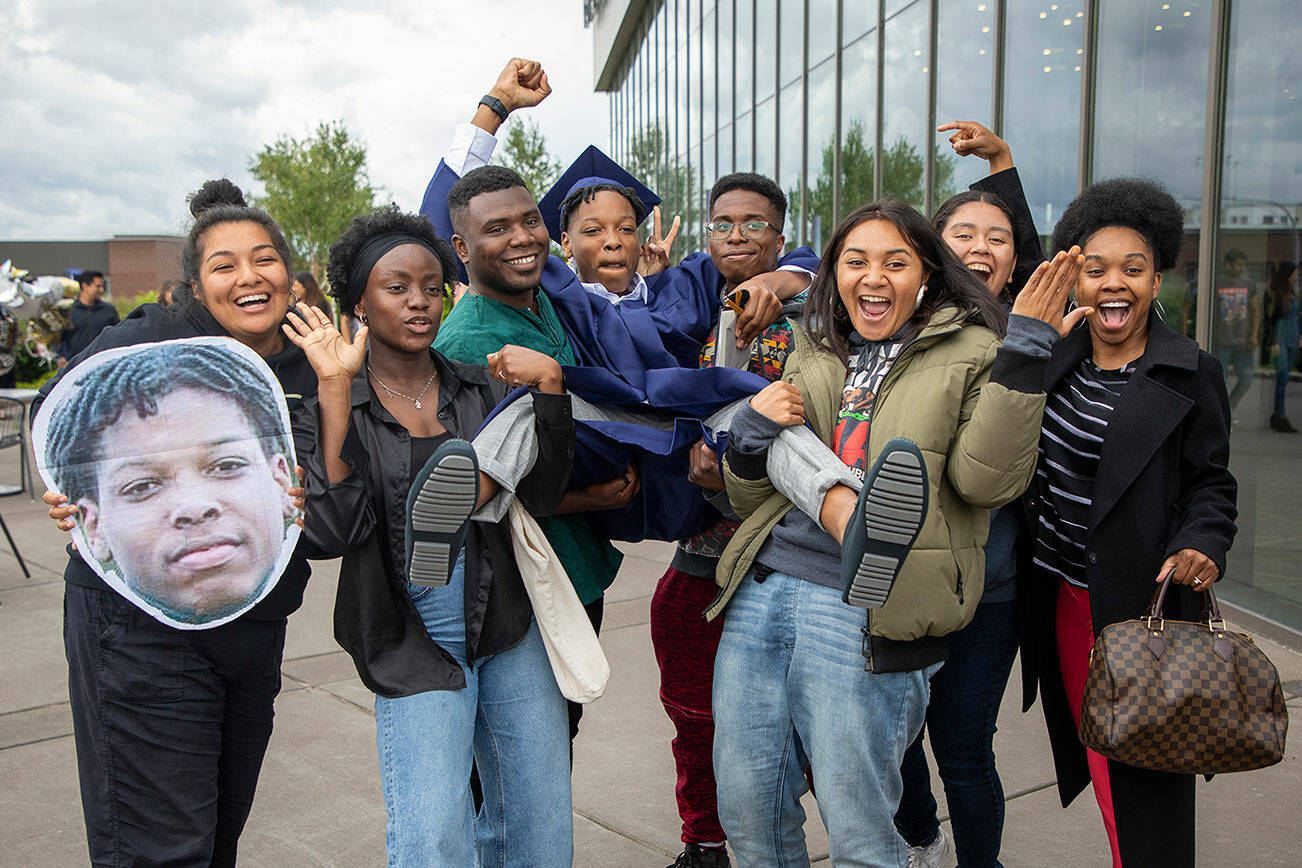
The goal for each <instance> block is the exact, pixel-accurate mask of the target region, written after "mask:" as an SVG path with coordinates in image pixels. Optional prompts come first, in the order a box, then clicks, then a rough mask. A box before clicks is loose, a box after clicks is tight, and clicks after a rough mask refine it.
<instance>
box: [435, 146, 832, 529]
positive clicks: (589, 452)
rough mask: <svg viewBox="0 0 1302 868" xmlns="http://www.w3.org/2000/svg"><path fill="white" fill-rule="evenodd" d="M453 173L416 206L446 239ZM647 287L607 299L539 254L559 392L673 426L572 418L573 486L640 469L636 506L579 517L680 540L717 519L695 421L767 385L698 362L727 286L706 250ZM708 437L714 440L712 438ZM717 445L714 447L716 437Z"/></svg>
mask: <svg viewBox="0 0 1302 868" xmlns="http://www.w3.org/2000/svg"><path fill="white" fill-rule="evenodd" d="M457 180H458V177H457V175H456V173H455V172H453V171H452V170H451V169H449V168H448V166H447V164H446V163H444V162H443V161H440V162H439V166H438V169H437V170H436V171H435V173H434V177H433V178H432V179H431V180H430V183H429V186H428V187H427V188H426V190H425V198H424V201H423V202H422V204H421V213H422V214H424V215H425V216H426V217H427V218H428V219H429V220H430V222H431V223H432V224H433V225H434V228H435V230H436V231H437V232H438V234H439V235H440V236H441V237H444V238H450V237H451V236H452V221H451V217H450V215H449V212H448V207H447V194H448V191H449V190H450V189H451V188H452V185H453V184H455V183H456V182H457ZM781 263H782V264H795V265H800V266H802V267H805V268H808V269H809V270H811V271H813V270H816V269H817V267H818V258H817V256H816V255H815V254H814V252H813V251H812V250H810V249H809V248H808V247H801V248H797V249H796V250H793V251H792V252H791V253H789V254H787V255H786V256H785V257H783V259H782V260H781ZM463 279H464V277H463ZM647 284H648V287H647V288H648V293H647V295H648V302H647V303H645V304H644V303H643V302H641V301H639V300H629V301H625V302H622V303H620V304H618V305H614V304H611V303H610V302H609V301H607V300H606V299H604V298H599V297H597V296H595V295H593V294H592V293H590V292H588V291H587V290H585V289H584V288H583V285H582V284H581V283H580V282H579V279H578V276H577V275H575V273H574V272H573V271H572V270H571V269H570V268H569V266H568V265H566V264H565V263H564V261H562V260H561V259H559V258H557V257H554V256H549V257H548V261H547V263H546V265H545V266H544V268H543V276H542V280H541V287H542V290H543V291H544V292H546V293H547V295H548V297H549V298H550V299H551V301H552V305H553V307H554V308H555V309H556V313H557V316H558V317H559V318H560V321H561V325H562V327H563V328H564V329H565V332H566V334H567V335H568V337H569V339H570V345H571V347H572V348H573V350H574V354H575V357H576V359H577V360H578V363H579V364H578V366H576V367H570V366H565V367H564V369H563V370H564V374H565V386H566V388H567V389H568V390H569V391H570V392H572V393H573V394H575V395H578V396H579V397H581V398H583V399H584V400H586V401H588V402H589V403H591V404H595V405H598V406H616V407H622V408H626V409H633V410H638V411H642V412H648V413H654V414H656V415H659V416H661V417H662V418H668V419H670V420H672V425H671V426H667V427H669V428H670V430H662V429H661V428H657V427H652V426H649V425H637V424H632V423H628V422H607V421H593V422H584V421H576V425H575V428H576V448H575V455H574V471H573V476H572V477H571V483H570V484H571V487H576V488H577V487H582V486H585V485H589V484H592V483H596V482H605V481H607V480H610V479H613V478H614V477H616V476H618V475H619V474H621V473H623V471H624V469H625V468H626V467H627V466H628V465H629V464H630V463H634V464H636V465H637V467H638V470H639V472H640V473H641V476H642V489H641V492H640V493H639V495H638V497H637V498H635V500H634V502H633V503H631V504H629V506H627V507H625V508H624V509H620V510H603V511H601V512H593V513H588V520H589V521H590V522H591V523H592V524H593V526H594V527H595V528H596V529H597V531H598V532H599V533H602V534H605V535H608V536H609V537H610V538H611V539H619V540H626V541H631V542H635V541H638V540H642V539H662V540H678V539H683V538H685V537H688V536H691V535H692V534H694V533H697V532H699V531H701V530H704V529H705V528H707V527H709V526H710V525H712V524H713V523H714V522H716V521H717V520H718V518H719V515H718V513H717V512H716V511H715V510H714V509H713V508H712V507H710V506H708V505H707V504H706V503H705V499H704V497H703V495H702V491H701V489H700V488H699V487H698V486H696V485H693V484H692V483H690V482H688V481H687V470H688V466H689V464H688V452H689V450H690V448H691V446H692V444H694V443H695V442H696V441H698V440H700V439H702V438H703V437H705V436H706V435H707V432H706V431H705V430H704V428H703V426H702V424H701V421H700V420H701V419H702V418H704V417H706V416H708V415H710V414H712V413H714V412H716V411H718V410H720V409H722V408H723V407H725V406H727V405H728V404H731V403H733V402H734V401H737V400H740V399H742V398H747V397H749V396H751V395H753V394H755V393H756V392H758V391H759V390H760V389H762V388H764V386H765V385H767V382H766V381H765V380H764V379H763V378H762V377H759V376H757V375H755V374H751V373H749V372H747V371H739V370H734V369H731V368H704V369H702V368H698V367H697V365H698V364H699V358H700V351H701V343H702V341H703V340H704V339H705V338H706V337H707V336H708V335H709V334H710V333H711V331H712V330H713V329H714V327H715V325H716V324H717V322H718V309H719V298H720V293H721V291H722V289H723V287H724V282H723V278H722V277H721V276H720V275H719V272H718V270H717V269H716V268H715V267H714V263H713V261H712V260H711V259H710V257H709V256H707V255H706V254H704V253H693V254H691V255H690V256H688V257H687V258H686V259H684V260H683V262H682V263H681V264H680V265H678V266H675V267H673V268H670V269H667V270H665V271H664V272H661V273H660V274H657V275H653V276H652V277H651V278H649V279H648V280H647ZM521 394H524V390H522V389H521V390H517V391H516V392H514V393H512V395H510V396H508V397H507V399H506V401H505V402H504V404H505V403H509V402H510V401H513V400H515V398H517V397H519V395H521ZM499 409H500V408H499ZM489 418H490V419H491V418H492V416H490V417H489ZM709 440H710V442H712V443H716V442H717V441H715V440H714V438H713V437H710V438H709ZM717 445H719V447H720V448H719V449H718V451H719V453H720V454H722V451H723V444H717Z"/></svg>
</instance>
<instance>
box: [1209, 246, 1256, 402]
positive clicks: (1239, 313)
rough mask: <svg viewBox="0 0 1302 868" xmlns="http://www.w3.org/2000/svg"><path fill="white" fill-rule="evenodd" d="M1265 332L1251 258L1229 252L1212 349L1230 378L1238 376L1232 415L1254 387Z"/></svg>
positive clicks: (1221, 278)
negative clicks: (1258, 351)
mask: <svg viewBox="0 0 1302 868" xmlns="http://www.w3.org/2000/svg"><path fill="white" fill-rule="evenodd" d="M1260 332H1261V299H1260V298H1259V297H1258V295H1257V283H1256V281H1254V280H1253V279H1252V277H1251V276H1250V275H1249V274H1248V254H1246V253H1244V252H1243V251H1242V250H1234V249H1232V250H1229V251H1228V252H1227V253H1226V254H1225V270H1224V271H1223V272H1222V273H1221V275H1220V276H1219V277H1218V278H1217V279H1216V323H1215V332H1214V334H1213V341H1212V345H1213V347H1214V349H1215V350H1216V354H1217V355H1218V356H1220V359H1221V365H1222V366H1223V367H1224V369H1225V376H1226V377H1227V378H1228V377H1229V376H1230V372H1231V371H1233V372H1234V389H1233V390H1231V392H1230V414H1231V415H1233V413H1234V410H1235V408H1236V407H1238V406H1239V401H1241V400H1243V396H1244V395H1245V394H1247V392H1248V389H1249V388H1251V387H1252V375H1253V373H1254V371H1255V369H1256V360H1255V359H1254V358H1253V354H1254V351H1255V350H1256V349H1257V342H1258V338H1259V335H1260Z"/></svg>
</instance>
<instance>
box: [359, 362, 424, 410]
mask: <svg viewBox="0 0 1302 868" xmlns="http://www.w3.org/2000/svg"><path fill="white" fill-rule="evenodd" d="M366 373H368V374H370V375H371V379H372V380H374V381H375V384H376V385H377V386H379V387H380V388H381V389H383V390H384V391H386V392H388V393H389V394H390V395H392V396H394V397H395V398H403V399H406V400H408V401H411V402H412V403H413V404H415V405H416V409H417V410H419V409H421V405H420V399H421V398H424V397H425V393H426V392H428V391H429V387H430V386H431V385H432V384H433V382H434V378H435V377H437V376H438V371H437V370H435V371H434V373H432V374H430V375H429V379H428V380H426V381H425V388H423V389H421V390H420V394H419V395H417V396H416V397H414V398H413V397H412V396H411V395H404V394H403V393H402V392H395V391H394V390H393V389H390V388H389V387H388V386H386V385H384V381H383V380H381V379H380V378H379V377H377V376H375V371H373V370H371V366H370V365H367V366H366Z"/></svg>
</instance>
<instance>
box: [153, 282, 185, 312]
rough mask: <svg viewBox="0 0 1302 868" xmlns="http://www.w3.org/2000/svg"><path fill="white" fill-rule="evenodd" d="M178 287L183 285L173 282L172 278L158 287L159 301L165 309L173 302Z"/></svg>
mask: <svg viewBox="0 0 1302 868" xmlns="http://www.w3.org/2000/svg"><path fill="white" fill-rule="evenodd" d="M178 285H182V284H181V281H179V280H172V279H171V278H170V277H169V278H168V279H167V280H164V281H163V282H162V283H160V284H159V285H158V296H157V301H158V303H159V304H160V305H162V306H163V307H168V306H170V305H171V304H172V302H173V300H174V299H173V293H174V292H175V291H176V289H177V287H178Z"/></svg>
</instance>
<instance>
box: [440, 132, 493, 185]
mask: <svg viewBox="0 0 1302 868" xmlns="http://www.w3.org/2000/svg"><path fill="white" fill-rule="evenodd" d="M495 150H497V137H496V136H494V135H493V134H492V133H490V132H487V131H486V130H482V129H480V128H479V127H477V126H475V125H474V124H457V129H456V132H454V133H453V134H452V147H450V148H449V149H448V153H447V155H446V156H445V157H444V158H443V162H445V163H447V166H448V168H449V169H451V170H452V171H454V172H456V173H457V174H458V175H460V176H464V175H465V174H466V172H469V171H470V170H471V169H478V168H479V167H480V166H486V165H488V161H489V160H490V159H491V158H492V156H493V151H495Z"/></svg>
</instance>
